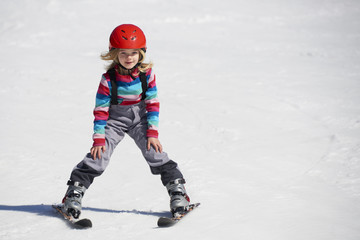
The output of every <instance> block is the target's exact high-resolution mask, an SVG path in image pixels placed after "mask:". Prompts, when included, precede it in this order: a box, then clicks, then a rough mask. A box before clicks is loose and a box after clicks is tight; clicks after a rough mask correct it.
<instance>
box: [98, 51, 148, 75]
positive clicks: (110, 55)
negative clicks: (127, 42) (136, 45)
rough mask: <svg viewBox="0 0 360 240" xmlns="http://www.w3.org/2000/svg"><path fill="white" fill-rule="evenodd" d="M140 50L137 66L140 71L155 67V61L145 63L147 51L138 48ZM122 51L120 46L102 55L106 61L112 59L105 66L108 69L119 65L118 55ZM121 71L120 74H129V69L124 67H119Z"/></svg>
mask: <svg viewBox="0 0 360 240" xmlns="http://www.w3.org/2000/svg"><path fill="white" fill-rule="evenodd" d="M137 50H138V51H139V55H140V56H139V63H140V64H139V65H138V66H137V68H138V69H139V71H140V72H146V71H147V70H148V69H149V68H152V67H153V63H152V62H150V63H144V62H143V61H144V60H145V52H144V50H142V49H137ZM119 52H120V48H113V49H111V50H110V51H108V52H105V53H103V54H101V55H100V57H101V59H102V60H105V61H112V62H111V63H110V64H109V65H108V66H106V67H105V69H106V70H109V69H111V68H113V67H115V66H116V65H119V64H120V62H119V59H118V55H119ZM119 71H120V72H119V73H120V74H124V75H125V74H128V71H126V70H125V69H123V68H119Z"/></svg>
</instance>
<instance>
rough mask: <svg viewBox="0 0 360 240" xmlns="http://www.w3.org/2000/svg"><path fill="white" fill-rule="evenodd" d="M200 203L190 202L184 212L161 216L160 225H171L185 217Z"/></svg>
mask: <svg viewBox="0 0 360 240" xmlns="http://www.w3.org/2000/svg"><path fill="white" fill-rule="evenodd" d="M199 205H200V203H194V204H190V205H189V207H188V209H187V210H186V211H185V212H183V213H175V214H174V216H173V217H161V218H159V220H158V222H157V224H158V226H159V227H171V226H174V225H175V224H176V223H178V222H179V221H180V220H181V219H183V218H184V217H185V216H186V215H187V214H188V213H189V212H191V211H193V210H194V209H195V208H197V207H198V206H199Z"/></svg>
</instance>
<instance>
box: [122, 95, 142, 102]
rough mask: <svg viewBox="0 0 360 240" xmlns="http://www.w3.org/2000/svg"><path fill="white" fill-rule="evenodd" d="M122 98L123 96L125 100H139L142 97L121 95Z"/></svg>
mask: <svg viewBox="0 0 360 240" xmlns="http://www.w3.org/2000/svg"><path fill="white" fill-rule="evenodd" d="M119 97H120V98H123V99H124V101H137V100H139V99H141V98H140V96H139V95H119Z"/></svg>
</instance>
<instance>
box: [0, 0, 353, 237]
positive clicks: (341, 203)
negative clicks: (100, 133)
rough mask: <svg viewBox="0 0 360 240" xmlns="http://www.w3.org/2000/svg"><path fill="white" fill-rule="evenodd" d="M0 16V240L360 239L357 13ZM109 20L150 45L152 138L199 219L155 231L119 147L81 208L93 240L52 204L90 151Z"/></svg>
mask: <svg viewBox="0 0 360 240" xmlns="http://www.w3.org/2000/svg"><path fill="white" fill-rule="evenodd" d="M0 6H1V7H0V12H1V14H0V43H1V44H0V53H1V54H0V58H1V62H2V64H1V66H0V75H1V81H2V87H1V89H0V93H1V94H0V98H1V99H0V100H1V104H0V110H1V112H2V114H1V116H0V121H1V124H2V138H1V140H0V141H1V142H0V148H1V151H0V161H1V168H0V180H1V183H2V184H1V185H0V192H1V200H0V214H1V216H2V220H0V239H7V240H15V239H25V238H26V239H39V238H41V239H45V238H46V239H68V238H71V239H73V238H76V239H89V240H91V239H120V238H121V239H145V238H146V239H156V240H160V239H169V238H171V239H184V238H188V239H220V238H226V239H251V240H257V239H259V240H262V239H266V240H271V239H274V240H288V239H291V240H303V239H311V240H312V239H314V240H315V239H316V240H330V239H334V240H338V239H342V240H358V239H360V223H359V221H358V219H359V218H360V207H359V204H358V203H359V200H360V157H359V156H360V138H359V136H360V107H359V102H360V94H359V93H360V92H359V91H360V67H359V62H360V51H359V48H358V45H359V41H360V30H359V29H360V3H359V2H358V1H356V0H345V1H335V0H325V1H310V0H295V1H283V0H275V1H261V0H255V1H251V2H249V1H243V0H225V1H222V2H211V1H210V2H209V1H205V0H199V1H190V0H182V1H180V0H173V1H166V0H150V1H144V0H134V1H131V2H123V1H115V0H104V1H95V0H87V1H84V0H78V1H70V0H63V1H60V0H39V1H36V2H34V1H30V0H18V1H11V0H3V1H1V3H0ZM134 6H139V7H136V9H134V8H133V7H134ZM140 6H141V7H140ZM123 10H125V11H123ZM121 23H134V24H137V25H139V26H140V27H141V28H143V30H144V32H145V34H146V36H147V39H148V56H147V59H148V60H151V61H153V62H154V63H155V68H154V70H155V72H156V74H157V84H158V88H159V95H160V100H161V110H160V140H161V142H162V144H163V146H164V148H165V151H166V152H168V153H169V155H170V157H172V158H174V160H176V161H177V162H178V163H179V165H180V168H181V169H182V171H183V173H184V175H185V177H186V179H187V182H188V183H187V185H186V187H187V190H188V193H189V194H190V197H191V199H192V201H194V202H201V207H199V208H198V209H197V210H196V211H194V212H193V213H191V214H190V215H189V216H187V217H186V218H187V219H186V220H184V221H182V222H181V223H179V224H178V225H176V226H175V227H174V228H169V229H158V228H157V227H156V221H157V218H158V217H160V216H168V214H169V213H168V212H167V210H168V201H169V197H168V196H167V193H166V191H165V189H164V188H163V187H162V185H161V183H160V181H159V177H158V176H152V175H151V173H150V171H149V169H148V166H147V165H146V163H145V162H144V160H143V159H142V156H141V154H140V152H139V150H138V149H137V148H136V146H135V144H133V142H132V140H131V139H130V138H129V137H127V138H125V139H124V140H123V142H122V143H121V144H120V145H119V146H118V148H117V150H116V152H115V153H114V154H113V157H112V162H111V163H110V166H109V168H108V169H107V170H106V172H105V173H104V174H103V175H102V176H101V177H99V178H97V179H96V180H95V182H94V184H93V185H92V186H91V188H90V189H89V190H88V191H87V192H86V195H85V197H84V199H83V205H84V211H83V217H89V218H90V219H91V220H92V221H93V224H94V227H93V228H92V229H89V230H86V231H79V230H72V229H70V228H69V227H68V226H67V225H66V224H64V223H63V222H62V220H61V219H59V218H58V217H56V213H55V212H54V211H53V210H52V209H51V204H53V203H58V202H59V201H60V200H61V199H62V197H63V194H64V192H65V190H66V185H65V184H66V181H67V178H68V177H69V174H70V171H71V169H72V168H73V167H74V166H75V164H76V163H77V162H79V161H80V160H81V159H82V158H83V156H84V155H85V154H86V152H87V151H88V150H89V148H90V145H91V134H92V121H93V117H92V110H93V103H94V98H95V93H96V89H97V87H98V84H99V81H100V76H101V74H102V72H103V71H104V69H103V67H104V65H105V64H104V63H103V62H102V61H101V60H100V59H99V55H100V53H101V52H103V51H106V47H107V44H108V43H107V41H108V36H109V34H110V32H111V31H112V29H113V28H114V27H115V26H117V25H118V24H121ZM135 169H136V171H135Z"/></svg>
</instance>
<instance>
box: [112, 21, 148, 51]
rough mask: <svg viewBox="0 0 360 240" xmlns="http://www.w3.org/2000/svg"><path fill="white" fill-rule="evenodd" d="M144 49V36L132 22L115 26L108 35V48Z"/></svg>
mask: <svg viewBox="0 0 360 240" xmlns="http://www.w3.org/2000/svg"><path fill="white" fill-rule="evenodd" d="M112 48H123V49H138V48H143V49H146V38H145V35H144V33H143V31H142V30H141V29H140V28H139V27H137V26H135V25H133V24H122V25H119V26H117V27H116V28H115V29H114V30H113V31H112V33H111V35H110V44H109V49H110V50H111V49H112Z"/></svg>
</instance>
